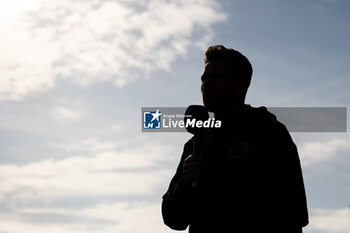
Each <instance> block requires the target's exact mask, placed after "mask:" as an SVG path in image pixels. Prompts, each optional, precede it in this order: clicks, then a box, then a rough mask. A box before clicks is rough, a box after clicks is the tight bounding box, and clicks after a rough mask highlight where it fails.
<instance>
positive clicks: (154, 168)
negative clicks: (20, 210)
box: [0, 142, 172, 205]
mask: <svg viewBox="0 0 350 233" xmlns="http://www.w3.org/2000/svg"><path fill="white" fill-rule="evenodd" d="M88 144H90V145H91V147H90V148H91V149H92V151H91V153H92V152H94V153H95V155H91V154H88V156H83V155H80V156H79V155H76V156H71V157H68V158H65V159H60V160H53V159H45V160H42V161H38V162H33V163H30V164H26V165H12V164H3V165H0V174H1V178H2V180H4V181H5V182H2V184H1V187H0V203H3V204H5V203H9V204H10V205H16V203H28V202H32V201H35V200H42V201H45V202H53V201H55V200H57V199H61V198H67V197H99V196H111V195H113V196H118V195H151V194H154V193H155V192H156V190H157V188H159V186H160V185H162V184H165V183H168V179H169V177H170V173H171V172H172V171H170V170H169V169H166V168H164V167H163V166H160V164H161V163H162V161H164V159H165V156H164V155H166V154H169V153H170V148H169V147H166V146H157V147H155V146H151V145H140V146H138V147H135V146H134V147H133V148H129V149H122V150H116V149H114V146H113V145H111V144H110V143H108V142H106V143H104V142H101V143H97V144H99V145H97V144H96V143H87V145H88ZM77 151H79V147H78V150H77V149H73V153H75V152H77Z"/></svg>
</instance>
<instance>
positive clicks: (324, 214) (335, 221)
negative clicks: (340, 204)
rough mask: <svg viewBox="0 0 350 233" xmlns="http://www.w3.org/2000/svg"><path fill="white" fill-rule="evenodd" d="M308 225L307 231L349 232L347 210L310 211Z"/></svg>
mask: <svg viewBox="0 0 350 233" xmlns="http://www.w3.org/2000/svg"><path fill="white" fill-rule="evenodd" d="M311 214H312V216H311V218H310V224H309V226H308V227H307V229H310V230H315V231H325V232H327V233H347V232H349V210H348V209H347V208H342V209H333V210H329V209H312V210H311Z"/></svg>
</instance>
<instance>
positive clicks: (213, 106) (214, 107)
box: [203, 100, 227, 112]
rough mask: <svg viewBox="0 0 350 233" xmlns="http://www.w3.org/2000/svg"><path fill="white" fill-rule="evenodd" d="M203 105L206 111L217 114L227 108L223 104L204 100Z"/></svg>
mask: <svg viewBox="0 0 350 233" xmlns="http://www.w3.org/2000/svg"><path fill="white" fill-rule="evenodd" d="M203 104H204V106H205V107H206V109H207V110H208V111H209V112H218V111H222V110H224V109H225V107H227V106H226V105H224V104H221V103H217V102H214V101H210V100H204V101H203Z"/></svg>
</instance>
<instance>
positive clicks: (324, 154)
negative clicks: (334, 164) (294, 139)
mask: <svg viewBox="0 0 350 233" xmlns="http://www.w3.org/2000/svg"><path fill="white" fill-rule="evenodd" d="M349 142H350V137H349V136H348V135H346V136H344V137H340V136H338V137H337V138H332V139H329V140H328V141H311V142H306V143H303V144H301V146H300V147H299V152H300V157H301V162H302V165H303V167H307V166H310V165H312V164H314V163H319V162H324V161H326V160H328V159H332V158H334V157H335V156H337V155H338V154H339V152H340V151H342V150H349V149H350V143H349Z"/></svg>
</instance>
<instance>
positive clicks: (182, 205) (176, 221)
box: [162, 140, 193, 230]
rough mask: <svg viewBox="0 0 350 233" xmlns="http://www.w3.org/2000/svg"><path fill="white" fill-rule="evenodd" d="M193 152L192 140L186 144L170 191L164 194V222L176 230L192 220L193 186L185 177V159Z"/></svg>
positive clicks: (182, 228)
mask: <svg viewBox="0 0 350 233" xmlns="http://www.w3.org/2000/svg"><path fill="white" fill-rule="evenodd" d="M190 154H192V140H190V141H188V142H187V143H186V144H185V146H184V151H183V154H182V156H181V161H180V163H179V165H178V168H177V170H176V174H175V175H174V177H173V178H172V180H171V182H170V185H169V188H168V191H167V192H166V193H165V194H164V195H163V201H162V216H163V221H164V223H165V224H166V225H167V226H168V227H170V228H171V229H174V230H185V229H186V228H187V226H188V225H189V224H190V221H191V213H192V207H191V206H192V196H193V195H192V188H191V187H190V186H188V185H187V184H186V183H185V181H184V178H183V172H182V165H183V161H184V160H185V159H186V158H187V157H188V156H189V155H190Z"/></svg>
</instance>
